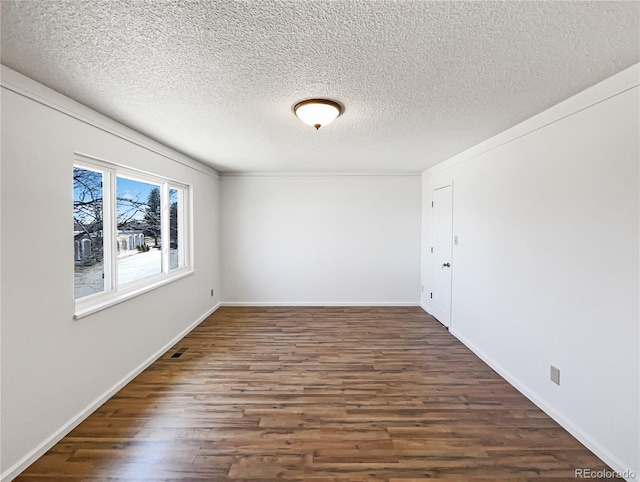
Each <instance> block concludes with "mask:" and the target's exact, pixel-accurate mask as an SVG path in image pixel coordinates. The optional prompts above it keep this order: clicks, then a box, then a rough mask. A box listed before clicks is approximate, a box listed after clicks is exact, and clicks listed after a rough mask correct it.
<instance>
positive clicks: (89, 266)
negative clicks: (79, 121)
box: [73, 167, 104, 298]
mask: <svg viewBox="0 0 640 482" xmlns="http://www.w3.org/2000/svg"><path fill="white" fill-rule="evenodd" d="M102 217H103V210H102V173H100V172H96V171H91V170H88V169H81V168H79V167H74V168H73V254H74V294H75V298H82V297H83V296H88V295H92V294H95V293H100V292H101V291H104V258H103V248H104V244H103V221H102Z"/></svg>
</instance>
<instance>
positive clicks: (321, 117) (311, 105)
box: [293, 99, 342, 130]
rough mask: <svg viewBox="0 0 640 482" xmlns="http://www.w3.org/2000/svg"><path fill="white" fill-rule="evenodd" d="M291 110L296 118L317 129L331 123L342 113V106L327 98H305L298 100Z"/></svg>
mask: <svg viewBox="0 0 640 482" xmlns="http://www.w3.org/2000/svg"><path fill="white" fill-rule="evenodd" d="M293 111H294V112H295V113H296V116H298V119H300V120H301V121H302V122H304V123H305V124H307V125H308V126H311V127H315V128H316V130H318V129H320V127H324V126H326V125H328V124H330V123H332V122H333V121H334V120H335V119H336V117H338V116H339V115H340V114H342V106H341V105H340V104H338V103H337V102H334V101H332V100H328V99H307V100H303V101H302V102H298V103H297V104H296V106H295V107H294V108H293Z"/></svg>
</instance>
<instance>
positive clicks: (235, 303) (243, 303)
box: [222, 301, 420, 307]
mask: <svg viewBox="0 0 640 482" xmlns="http://www.w3.org/2000/svg"><path fill="white" fill-rule="evenodd" d="M222 306H283V307H285V306H420V304H419V303H418V302H414V301H375V302H371V301H225V302H223V303H222Z"/></svg>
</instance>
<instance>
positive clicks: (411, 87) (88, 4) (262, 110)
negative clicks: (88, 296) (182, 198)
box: [2, 0, 640, 172]
mask: <svg viewBox="0 0 640 482" xmlns="http://www.w3.org/2000/svg"><path fill="white" fill-rule="evenodd" d="M639 11H640V3H638V2H636V1H633V2H627V1H621V2H597V1H591V2H554V1H540V2H529V1H523V2H520V1H511V2H481V1H470V2H431V1H365V0H331V1H303V0H294V1H284V0H260V1H258V0H255V1H229V0H209V1H207V0H199V1H189V2H186V1H159V0H129V1H112V0H100V1H98V0H86V1H80V0H76V1H58V0H40V1H37V0H31V1H24V0H18V1H8V0H2V63H3V64H4V65H6V66H8V67H10V68H11V69H14V70H16V71H18V72H20V73H22V74H25V75H27V76H29V77H31V78H33V79H35V80H37V81H39V82H41V83H43V84H45V85H47V86H49V87H51V88H53V89H54V90H57V91H59V92H61V93H63V94H65V95H67V96H69V97H71V98H73V99H75V100H77V101H79V102H81V103H83V104H85V105H87V106H89V107H92V108H93V109H95V110H97V111H99V112H101V113H103V114H106V115H107V116H109V117H111V118H113V119H115V120H117V121H119V122H121V123H123V124H125V125H127V126H129V127H132V128H134V129H136V130H138V131H139V132H142V133H144V134H147V135H148V136H150V137H153V138H155V139H157V140H159V141H161V142H162V143H164V144H166V145H168V146H170V147H173V148H174V149H176V150H178V151H181V152H183V153H185V154H187V155H189V156H191V157H193V158H195V159H198V160H200V161H202V162H205V163H207V164H210V165H211V166H213V167H215V168H217V169H219V170H221V171H334V172H335V171H420V170H423V169H425V168H427V167H429V166H431V165H433V164H436V163H437V162H439V161H442V160H444V159H447V158H448V157H450V156H452V155H454V154H456V153H458V152H461V151H463V150H465V149H466V148H468V147H471V146H473V145H475V144H477V143H478V142H480V141H482V140H485V139H487V138H489V137H491V136H492V135H494V134H497V133H499V132H501V131H503V130H505V129H506V128H509V127H511V126H513V125H515V124H517V123H518V122H520V121H522V120H524V119H526V118H528V117H530V116H532V115H534V114H536V113H538V112H540V111H542V110H544V109H546V108H547V107H550V106H552V105H554V104H556V103H558V102H560V101H562V100H563V99H566V98H567V97H569V96H571V95H573V94H576V93H578V92H580V91H581V90H583V89H585V88H587V87H589V86H591V85H593V84H595V83H597V82H599V81H601V80H603V79H605V78H607V77H609V76H611V75H613V74H615V73H617V72H619V71H620V70H622V69H624V68H626V67H628V66H630V65H632V64H634V63H637V62H638V61H639V60H640V54H639V51H640V49H639V46H638V39H639ZM308 97H329V98H332V99H335V100H338V101H339V102H341V103H342V104H343V105H344V106H345V112H344V114H343V115H342V116H341V117H339V118H338V119H337V120H336V121H335V122H334V123H333V124H331V125H330V126H327V127H325V128H322V129H320V131H318V132H316V131H315V130H314V129H313V128H311V127H308V126H305V125H304V124H302V123H301V122H300V121H298V120H297V119H296V118H295V116H294V114H293V111H292V107H293V106H294V105H295V104H296V103H297V102H298V101H300V100H302V99H305V98H308Z"/></svg>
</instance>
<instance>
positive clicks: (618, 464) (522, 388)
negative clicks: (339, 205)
mask: <svg viewBox="0 0 640 482" xmlns="http://www.w3.org/2000/svg"><path fill="white" fill-rule="evenodd" d="M423 309H424V307H423ZM425 311H426V310H425ZM450 333H451V334H452V335H453V336H455V337H456V338H457V339H458V340H460V341H461V342H462V343H463V344H464V345H465V346H466V347H467V348H469V349H470V350H471V351H472V352H473V353H475V354H476V355H477V356H478V357H479V358H480V359H482V361H484V362H485V363H486V364H487V365H489V366H490V367H491V368H492V369H493V370H494V371H495V372H497V373H498V375H500V376H501V377H502V378H504V379H505V380H506V381H507V382H508V383H509V384H510V385H512V386H513V387H514V388H515V389H516V390H518V391H519V392H520V393H522V394H523V395H524V396H525V397H527V398H528V399H529V400H531V402H533V403H534V404H535V405H536V406H537V407H538V408H540V410H542V411H543V412H545V413H546V414H547V415H549V416H550V417H551V418H552V419H553V420H555V421H556V422H558V424H559V425H560V426H562V428H564V429H565V430H566V431H567V432H569V433H570V434H571V435H573V436H574V437H575V438H576V439H577V440H578V441H579V442H580V443H582V444H583V445H584V446H585V447H587V448H588V449H589V450H591V451H592V452H593V453H594V454H595V455H596V456H597V457H599V458H600V459H601V460H602V461H603V462H604V463H606V464H608V465H609V466H610V467H611V468H612V469H613V470H614V471H615V472H618V473H620V474H623V475H627V474H631V475H633V477H627V478H626V479H625V480H627V481H629V482H632V481H633V482H636V481H640V474H638V473H637V472H634V471H633V470H632V469H630V468H628V467H625V465H624V463H623V462H622V461H620V460H619V459H618V458H617V457H616V456H614V455H613V454H612V453H611V452H609V451H608V450H607V449H606V448H604V447H602V445H600V444H599V443H598V442H596V441H595V440H593V439H592V438H591V437H590V436H589V435H587V434H586V433H585V432H583V431H582V429H580V427H578V426H576V425H575V424H574V423H573V422H571V420H570V419H569V418H568V417H567V416H565V415H564V414H562V413H559V412H558V411H556V410H555V409H554V408H553V407H552V406H551V405H549V404H548V403H547V402H545V401H544V400H543V399H542V398H541V397H539V396H538V395H537V394H536V393H535V392H533V391H532V390H530V389H529V388H528V387H527V386H526V385H524V384H523V383H521V382H520V381H519V380H518V379H517V378H516V377H514V376H513V375H512V374H511V373H510V372H509V371H508V370H505V369H504V368H503V367H502V366H500V364H498V363H496V362H495V361H494V360H493V359H492V358H491V357H490V356H488V355H487V354H486V353H485V352H483V351H482V350H481V349H479V348H478V347H477V346H476V345H474V344H473V343H472V342H470V341H469V340H467V339H466V338H465V337H464V336H462V335H461V334H460V333H458V332H457V331H456V330H455V329H454V328H453V327H452V328H451V329H450Z"/></svg>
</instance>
